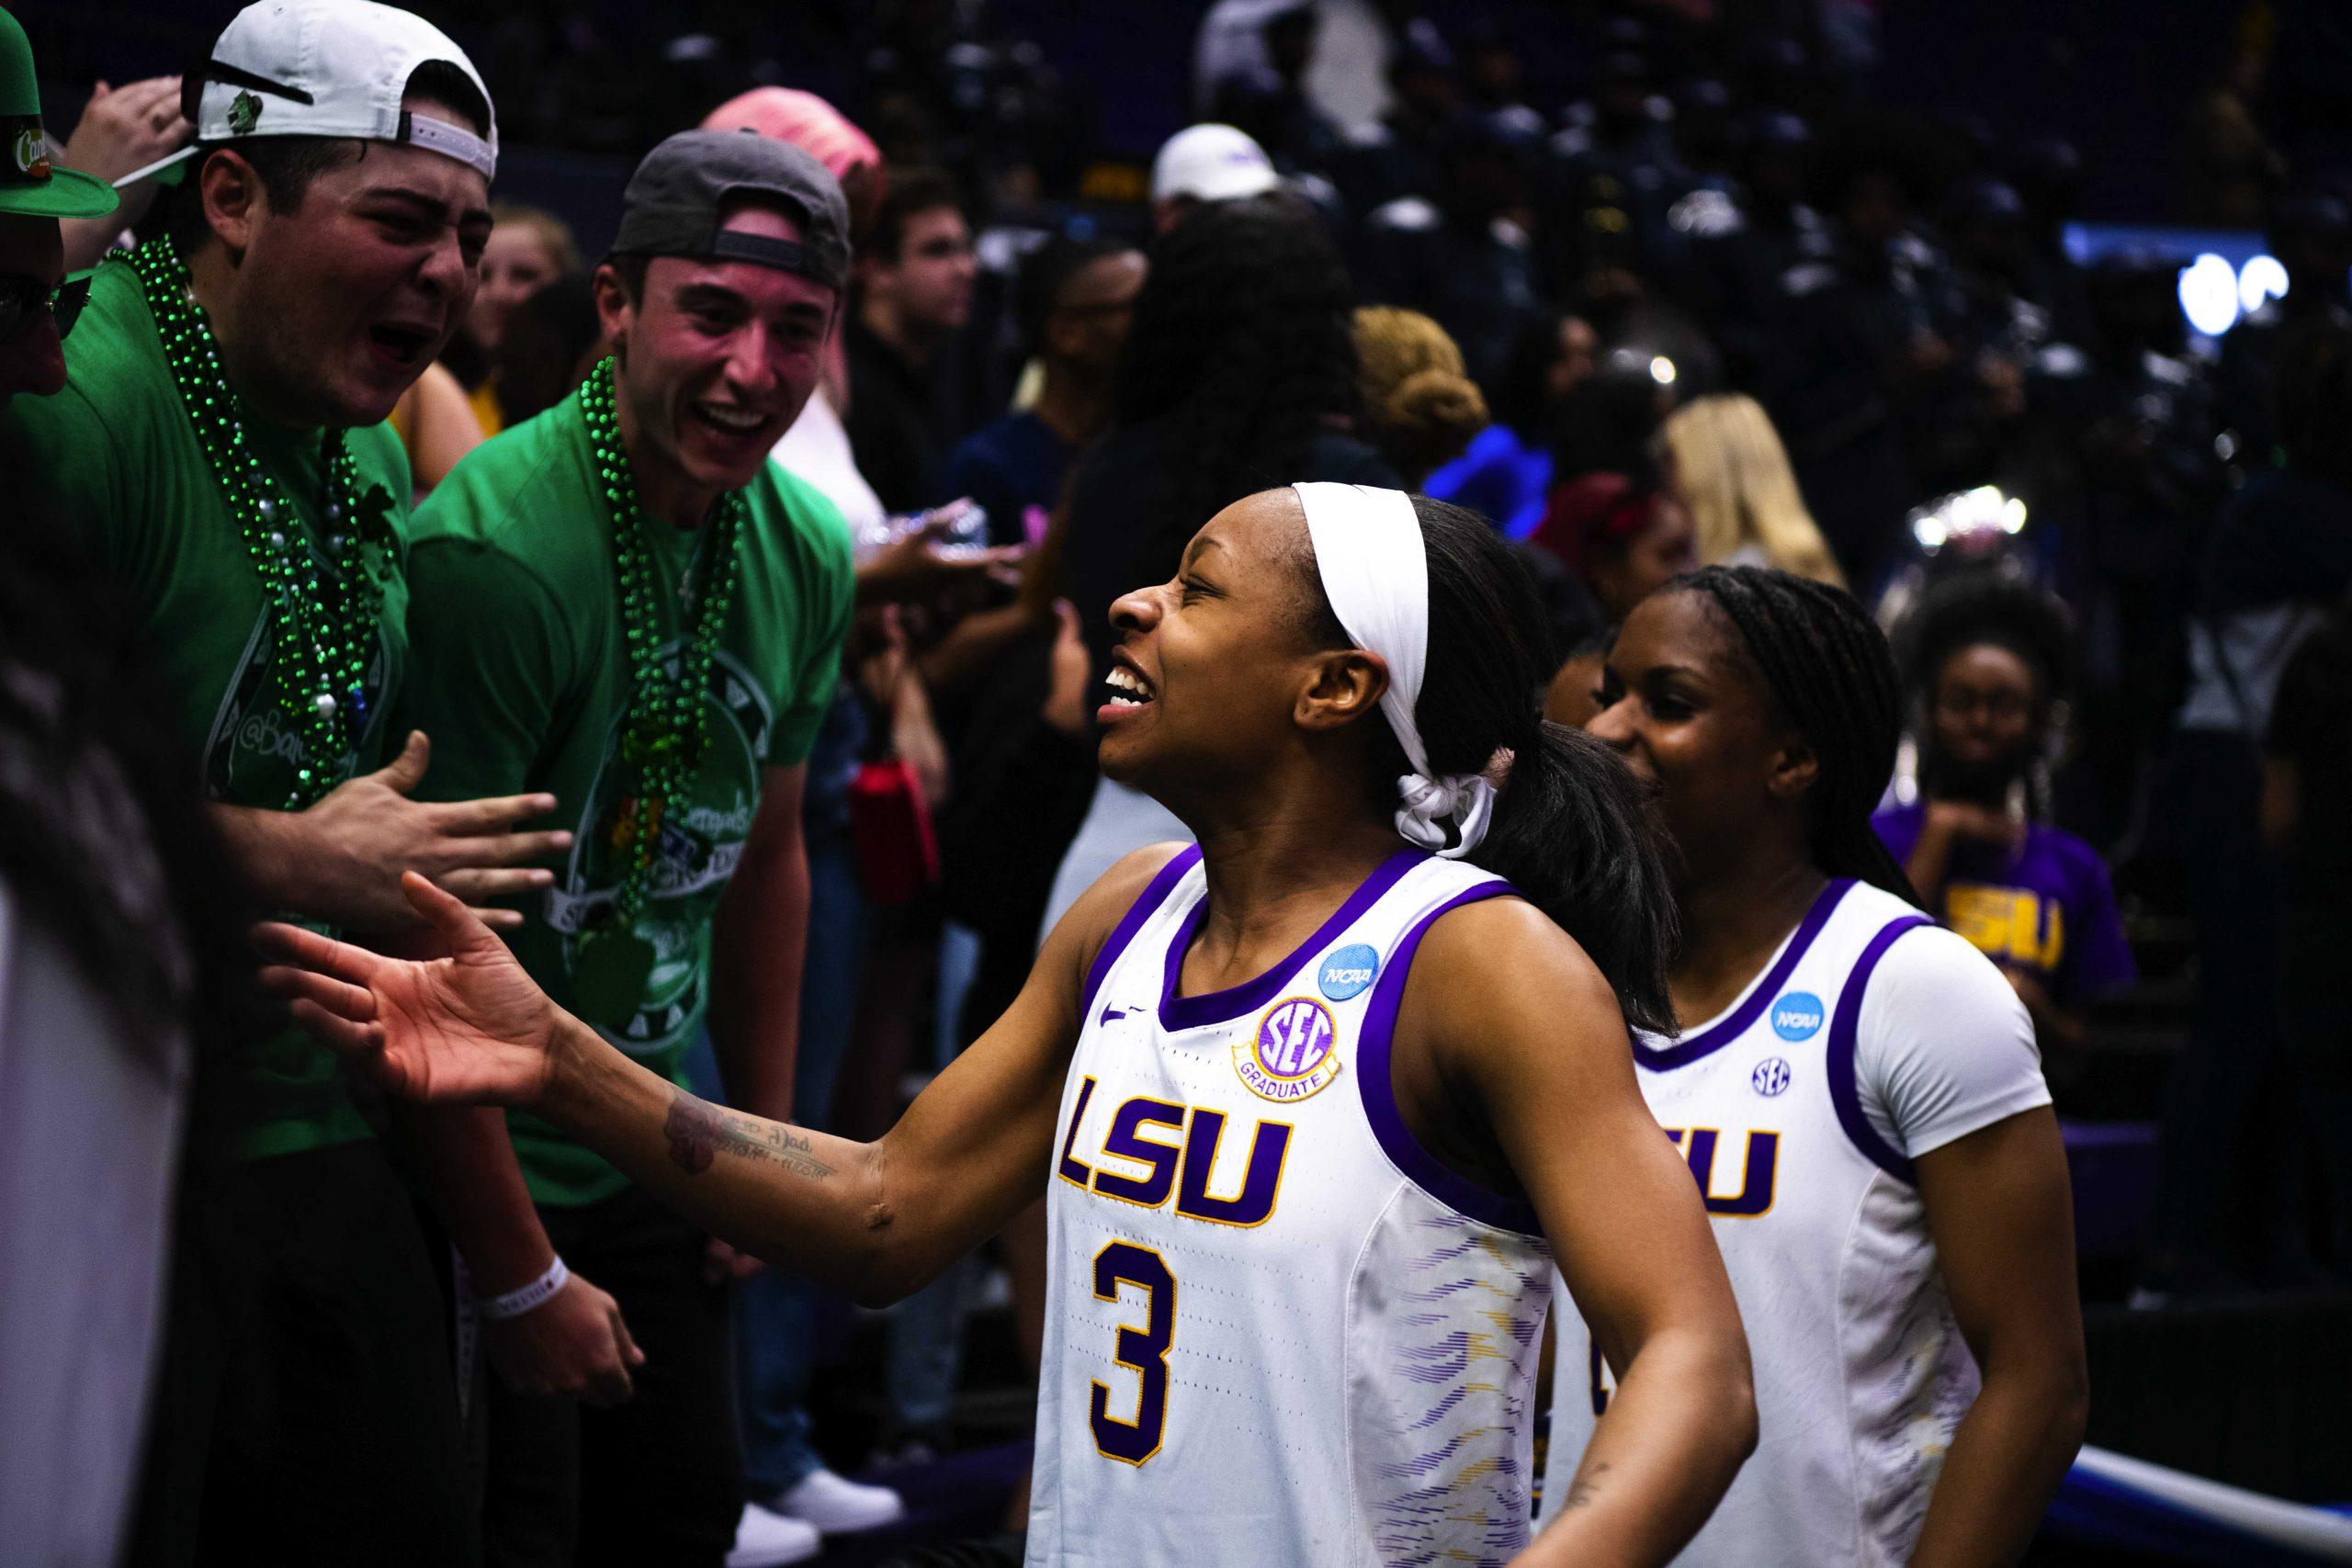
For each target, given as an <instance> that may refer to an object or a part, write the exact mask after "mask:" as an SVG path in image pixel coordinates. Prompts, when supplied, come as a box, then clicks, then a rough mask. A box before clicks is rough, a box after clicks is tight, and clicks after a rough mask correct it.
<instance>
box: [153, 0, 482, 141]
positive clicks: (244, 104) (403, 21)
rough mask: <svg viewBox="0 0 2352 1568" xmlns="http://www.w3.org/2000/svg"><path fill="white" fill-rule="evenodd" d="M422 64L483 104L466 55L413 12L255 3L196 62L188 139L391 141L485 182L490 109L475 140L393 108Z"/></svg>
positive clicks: (319, 1) (286, 0)
mask: <svg viewBox="0 0 2352 1568" xmlns="http://www.w3.org/2000/svg"><path fill="white" fill-rule="evenodd" d="M427 62H443V63H446V64H448V65H453V66H455V67H457V68H458V70H459V71H461V72H463V73H465V76H466V79H467V80H468V81H469V82H471V83H472V84H473V85H474V87H475V89H476V90H477V91H479V92H480V93H481V100H482V102H483V104H485V105H488V104H489V103H490V89H489V88H488V87H485V86H483V85H482V80H481V73H480V72H478V71H476V70H475V69H474V64H473V62H472V61H470V60H468V59H467V58H466V51H464V50H462V49H459V48H458V46H457V44H456V43H455V42H454V41H452V40H451V39H450V38H449V36H448V35H447V33H445V32H443V31H442V30H441V29H440V28H436V27H435V26H434V25H433V24H432V23H431V22H428V21H426V20H425V19H424V17H419V16H415V15H413V14H412V13H410V12H407V11H403V10H401V9H399V8H398V7H396V6H379V5H377V4H376V3H375V0H259V3H258V4H256V5H252V6H246V7H245V8H244V9H243V10H242V11H240V12H238V13H237V14H236V16H234V17H232V18H231V19H230V22H229V25H228V26H227V27H226V28H222V29H221V32H220V40H219V41H218V42H216V43H215V44H214V45H213V46H212V56H211V59H210V60H209V62H206V63H205V65H204V66H203V67H202V71H203V76H204V84H203V88H202V96H200V97H199V98H198V103H197V110H196V115H195V120H196V137H197V140H198V141H200V142H205V143H211V142H218V141H244V140H247V139H250V138H256V137H264V136H334V137H355V138H357V139H358V140H360V141H399V142H405V143H407V144H409V145H410V146H413V147H422V148H424V149H425V150H426V151H428V152H438V153H440V154H441V155H442V156H444V157H447V158H455V159H456V160H457V161H458V163H460V164H465V165H466V166H467V167H469V168H470V169H473V170H475V171H477V172H478V173H479V174H481V177H482V178H483V179H485V180H486V179H489V178H491V177H492V175H494V174H495V173H496V172H497V167H498V124H497V119H496V114H497V111H496V110H495V109H494V108H493V109H492V111H491V112H492V121H491V125H490V134H489V135H488V136H486V137H484V136H476V135H475V134H474V133H473V132H472V130H469V129H468V128H467V127H465V126H463V125H453V124H451V123H450V122H448V121H447V120H444V119H438V118H434V117H432V116H430V115H412V114H410V113H409V112H408V111H407V110H406V109H403V108H402V107H401V98H402V97H404V96H406V95H407V93H408V83H409V77H410V76H411V75H412V74H413V73H415V71H416V68H417V67H418V66H420V65H424V64H426V63H427Z"/></svg>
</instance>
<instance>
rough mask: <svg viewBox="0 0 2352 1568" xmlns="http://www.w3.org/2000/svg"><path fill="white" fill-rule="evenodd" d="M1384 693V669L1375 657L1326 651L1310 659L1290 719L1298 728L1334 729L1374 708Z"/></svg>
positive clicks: (1354, 651) (1359, 651) (1344, 650)
mask: <svg viewBox="0 0 2352 1568" xmlns="http://www.w3.org/2000/svg"><path fill="white" fill-rule="evenodd" d="M1386 690H1388V666H1387V665H1385V664H1384V663H1382V662H1381V660H1380V656H1379V655H1378V654H1376V653H1367V652H1365V651H1364V650H1363V649H1361V648H1334V649H1325V650H1324V651H1322V652H1320V653H1317V654H1315V655H1313V656H1312V658H1311V660H1310V661H1309V663H1308V666H1307V677H1306V684H1305V685H1304V686H1302V687H1301V688H1300V689H1299V694H1298V701H1297V703H1296V705H1295V706H1294V707H1293V709H1292V712H1291V717H1292V719H1293V720H1294V721H1295V723H1296V724H1297V725H1298V727H1299V728H1301V729H1337V728H1340V727H1341V726H1342V725H1349V724H1353V723H1355V722H1356V720H1358V719H1360V718H1362V717H1363V716H1365V715H1366V714H1368V713H1370V712H1371V711H1372V710H1373V709H1374V708H1375V707H1377V706H1378V705H1380V694H1382V693H1383V692H1385V691H1386Z"/></svg>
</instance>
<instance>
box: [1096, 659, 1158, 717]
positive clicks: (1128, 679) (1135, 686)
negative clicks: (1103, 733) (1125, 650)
mask: <svg viewBox="0 0 2352 1568" xmlns="http://www.w3.org/2000/svg"><path fill="white" fill-rule="evenodd" d="M1103 685H1105V686H1107V687H1109V688H1110V691H1111V701H1110V704H1109V705H1110V706H1112V707H1114V708H1139V707H1141V706H1143V705H1145V704H1146V703H1148V702H1149V701H1151V697H1152V692H1151V682H1148V681H1146V680H1145V679H1144V678H1143V677H1142V676H1140V675H1138V674H1136V672H1135V671H1132V670H1130V669H1128V668H1127V667H1126V666H1125V665H1123V664H1114V665H1112V666H1111V672H1110V673H1109V674H1108V675H1105V676H1104V677H1103Z"/></svg>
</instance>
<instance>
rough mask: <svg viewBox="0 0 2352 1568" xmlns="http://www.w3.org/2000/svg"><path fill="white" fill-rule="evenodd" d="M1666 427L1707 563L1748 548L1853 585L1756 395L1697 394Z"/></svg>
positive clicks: (1768, 561)
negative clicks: (1817, 522)
mask: <svg viewBox="0 0 2352 1568" xmlns="http://www.w3.org/2000/svg"><path fill="white" fill-rule="evenodd" d="M1664 434H1665V438H1666V447H1667V451H1668V454H1669V455H1670V457H1671V458H1672V460H1673V464H1674V488H1675V491H1676V492H1677V493H1678V494H1679V495H1680V496H1681V497H1682V501H1683V504H1685V505H1686V506H1688V507H1690V509H1691V523H1692V524H1693V525H1694V526H1695V527H1696V530H1697V532H1698V536H1699V559H1700V560H1701V562H1702V563H1703V564H1705V565H1708V566H1716V565H1721V564H1724V563H1726V562H1731V561H1733V559H1734V558H1735V557H1737V556H1739V555H1741V554H1742V553H1743V552H1746V553H1747V556H1748V558H1750V559H1753V558H1755V557H1756V556H1758V555H1760V556H1761V557H1762V558H1763V564H1765V565H1769V566H1775V567H1778V568H1780V569H1781V570H1782V571H1791V572H1794V573H1796V575H1798V576H1799V577H1809V578H1811V579H1813V581H1815V582H1826V583H1828V584H1829V585H1830V586H1832V587H1834V588H1843V587H1844V586H1845V585H1846V577H1845V573H1843V572H1841V571H1839V570H1838V560H1837V558H1836V557H1835V556H1833V555H1831V554H1830V553H1829V546H1828V543H1827V542H1826V540H1824V539H1823V538H1822V536H1821V529H1820V528H1819V527H1818V526H1817V525H1815V523H1814V520H1813V513H1811V512H1808V511H1807V510H1805V504H1804V495H1803V494H1802V493H1800V492H1799V491H1798V489H1797V477H1796V475H1795V474H1794V473H1793V472H1792V471H1791V469H1790V468H1789V454H1788V449H1787V448H1786V447H1784V446H1781V437H1780V434H1779V433H1777V432H1776V431H1774V430H1773V428H1772V421H1771V418H1770V415H1768V414H1766V413H1765V412H1764V410H1763V408H1762V407H1761V406H1760V405H1758V402H1757V401H1756V400H1755V399H1754V398H1750V397H1746V396H1744V395H1742V394H1740V393H1737V392H1718V393H1714V394H1713V395H1711V396H1708V397H1703V398H1694V399H1692V400H1691V401H1690V402H1687V403H1685V404H1683V405H1682V406H1681V407H1680V408H1679V409H1677V410H1675V411H1674V412H1673V413H1672V414H1670V415H1668V418H1667V422H1666V429H1665V433H1664Z"/></svg>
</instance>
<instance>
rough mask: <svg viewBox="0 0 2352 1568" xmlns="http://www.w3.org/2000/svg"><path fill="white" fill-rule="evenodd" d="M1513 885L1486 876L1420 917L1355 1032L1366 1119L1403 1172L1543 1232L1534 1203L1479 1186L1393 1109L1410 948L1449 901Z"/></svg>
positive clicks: (1467, 1208)
mask: <svg viewBox="0 0 2352 1568" xmlns="http://www.w3.org/2000/svg"><path fill="white" fill-rule="evenodd" d="M1513 891H1515V889H1514V888H1513V887H1512V886H1511V885H1510V883H1508V882H1482V883H1479V884H1478V885H1477V886H1475V887H1472V888H1470V889H1469V890H1467V891H1466V892H1462V893H1457V894H1455V895H1454V896H1453V897H1451V898H1449V899H1447V900H1446V901H1445V902H1444V903H1442V904H1440V905H1439V906H1438V907H1437V908H1434V909H1431V910H1430V912H1429V913H1428V914H1426V915H1423V916H1422V917H1421V918H1420V919H1419V920H1418V921H1416V922H1415V923H1414V925H1413V928H1412V930H1410V931H1407V932H1406V933H1405V935H1404V939H1403V940H1402V941H1400V942H1397V946H1396V947H1395V949H1394V950H1392V951H1391V952H1390V953H1389V954H1388V958H1387V961H1386V962H1385V963H1384V964H1382V965H1381V968H1380V978H1379V979H1378V980H1377V981H1375V982H1374V984H1373V987H1372V1005H1371V1006H1370V1007H1369V1008H1367V1009H1366V1010H1365V1011H1364V1015H1363V1031H1362V1032H1360V1033H1358V1034H1357V1036H1356V1093H1357V1095H1358V1096H1359V1097H1360V1098H1361V1099H1362V1100H1363V1114H1364V1120H1365V1121H1367V1122H1371V1123H1372V1135H1373V1136H1374V1138H1375V1139H1377V1140H1379V1143H1380V1147H1381V1152H1382V1153H1384V1154H1385V1155H1386V1156H1388V1158H1389V1160H1390V1162H1391V1163H1393V1164H1394V1165H1395V1166H1396V1167H1397V1169H1398V1170H1401V1171H1403V1172H1404V1173H1405V1179H1407V1180H1408V1181H1410V1182H1411V1183H1412V1184H1413V1185H1414V1186H1416V1187H1418V1188H1419V1189H1420V1190H1422V1191H1424V1192H1426V1193H1428V1194H1429V1195H1430V1197H1432V1198H1434V1199H1436V1200H1437V1201H1439V1202H1441V1203H1443V1204H1444V1205H1445V1206H1446V1207H1448V1208H1450V1209H1452V1210H1453V1211H1454V1212H1455V1213H1461V1214H1466V1215H1468V1216H1469V1217H1470V1218H1472V1219H1474V1220H1476V1221H1478V1222H1479V1223H1480V1224H1488V1225H1493V1226H1495V1227H1496V1228H1497V1229H1498V1230H1507V1231H1517V1232H1518V1233H1519V1234H1520V1235H1543V1234H1544V1225H1543V1222H1542V1221H1541V1220H1539V1219H1537V1218H1536V1215H1535V1206H1534V1205H1533V1204H1532V1203H1530V1202H1529V1201H1527V1200H1526V1199H1524V1198H1512V1197H1507V1196H1505V1195H1504V1194H1502V1193H1500V1192H1496V1191H1491V1190H1488V1189H1487V1188H1485V1187H1481V1186H1480V1185H1478V1183H1476V1182H1475V1181H1473V1180H1471V1179H1469V1178H1468V1177H1466V1176H1464V1175H1463V1174H1461V1173H1460V1172H1459V1171H1456V1170H1453V1169H1452V1168H1449V1167H1447V1166H1446V1165H1445V1164H1444V1163H1442V1161H1440V1160H1439V1159H1438V1157H1437V1156H1435V1155H1433V1154H1431V1153H1430V1152H1429V1150H1427V1149H1425V1148H1423V1147H1422V1146H1421V1145H1420V1140H1419V1139H1418V1138H1416V1137H1414V1136H1413V1132H1412V1129H1411V1128H1409V1127H1408V1126H1406V1125H1405V1117H1404V1113H1403V1112H1401V1111H1398V1110H1397V1086H1396V1085H1395V1084H1394V1083H1393V1082H1391V1081H1390V1078H1389V1066H1388V1064H1389V1047H1390V1045H1391V1044H1393V1043H1394V1041H1395V1036H1396V1033H1397V1009H1398V1007H1400V1006H1401V1005H1402V1004H1403V1002H1404V1000H1405V975H1406V972H1407V971H1408V970H1409V969H1410V968H1411V967H1412V966H1413V952H1414V950H1415V949H1416V948H1418V947H1419V946H1420V945H1421V938H1422V936H1423V935H1425V934H1426V933H1427V932H1428V931H1429V929H1430V926H1431V925H1433V924H1434V923H1436V920H1437V918H1438V917H1439V916H1440V915H1442V914H1444V913H1445V912H1446V911H1447V910H1448V909H1456V908H1461V907H1462V906H1463V905H1464V904H1476V903H1477V902H1478V901H1479V900H1481V899H1484V898H1493V897H1498V896H1499V895H1501V894H1505V893H1510V892H1513Z"/></svg>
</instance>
